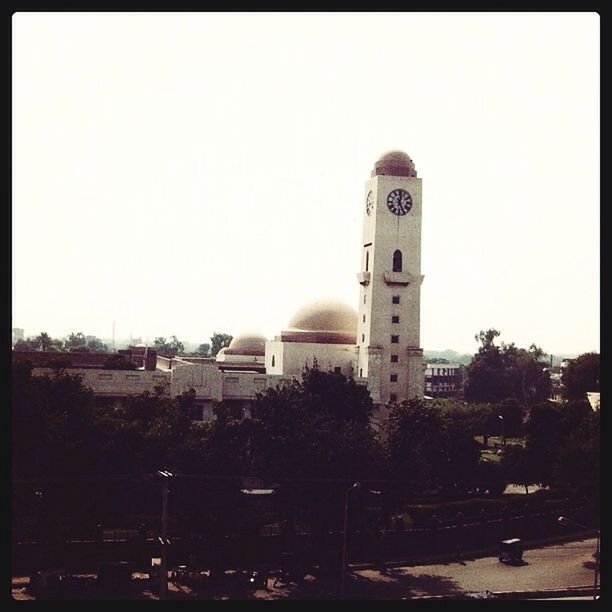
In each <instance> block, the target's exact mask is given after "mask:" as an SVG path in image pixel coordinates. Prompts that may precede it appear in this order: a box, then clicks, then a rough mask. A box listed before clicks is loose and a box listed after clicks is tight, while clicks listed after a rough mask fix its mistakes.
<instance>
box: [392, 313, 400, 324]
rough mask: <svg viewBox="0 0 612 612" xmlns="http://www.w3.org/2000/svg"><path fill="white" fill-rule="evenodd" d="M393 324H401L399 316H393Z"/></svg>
mask: <svg viewBox="0 0 612 612" xmlns="http://www.w3.org/2000/svg"><path fill="white" fill-rule="evenodd" d="M391 323H399V315H393V316H392V317H391Z"/></svg>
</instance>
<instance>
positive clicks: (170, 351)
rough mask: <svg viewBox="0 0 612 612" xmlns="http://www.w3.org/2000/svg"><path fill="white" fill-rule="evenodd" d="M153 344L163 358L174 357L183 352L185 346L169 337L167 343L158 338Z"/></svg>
mask: <svg viewBox="0 0 612 612" xmlns="http://www.w3.org/2000/svg"><path fill="white" fill-rule="evenodd" d="M153 344H154V346H155V348H156V349H157V353H158V354H159V355H162V356H164V357H175V356H176V355H179V354H182V353H183V352H184V351H185V346H184V345H183V343H182V342H181V341H180V340H179V339H178V338H177V337H176V336H171V337H170V341H169V342H168V341H167V340H166V338H164V337H163V336H158V337H157V338H155V340H154V341H153Z"/></svg>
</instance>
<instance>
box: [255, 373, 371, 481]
mask: <svg viewBox="0 0 612 612" xmlns="http://www.w3.org/2000/svg"><path fill="white" fill-rule="evenodd" d="M371 410H372V399H371V397H370V395H369V393H368V392H367V390H366V389H365V388H364V387H363V386H360V385H357V384H356V383H355V381H354V380H353V379H351V378H349V379H347V378H346V377H345V376H344V375H342V374H340V373H336V372H323V371H321V370H319V368H318V367H317V366H315V367H312V368H306V369H305V370H304V372H303V374H302V380H301V381H291V382H288V383H286V384H285V385H284V386H282V387H279V388H276V389H267V390H266V391H265V392H264V393H263V394H260V395H259V396H258V397H257V400H256V402H255V404H254V406H253V408H252V410H251V414H252V420H253V423H254V434H255V438H254V460H255V466H256V470H257V471H259V472H260V473H265V474H269V475H270V476H276V477H295V478H299V477H311V478H313V477H318V478H332V477H346V478H358V479H359V478H365V477H367V476H368V475H372V473H373V472H374V471H375V470H376V467H377V465H379V463H380V462H379V448H378V446H377V443H376V441H375V438H374V434H373V431H372V429H371V428H370V426H369V414H370V412H371Z"/></svg>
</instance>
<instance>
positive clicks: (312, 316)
mask: <svg viewBox="0 0 612 612" xmlns="http://www.w3.org/2000/svg"><path fill="white" fill-rule="evenodd" d="M356 335H357V312H356V311H355V310H354V309H353V308H351V307H350V306H348V305H347V304H345V303H344V302H340V301H338V300H333V299H320V300H316V301H314V302H310V303H308V304H306V305H305V306H302V308H300V309H299V310H298V311H297V312H296V313H295V314H294V315H293V316H292V317H291V319H290V320H289V329H288V330H287V331H285V332H283V333H282V339H283V340H285V341H290V342H320V343H329V344H355V340H356Z"/></svg>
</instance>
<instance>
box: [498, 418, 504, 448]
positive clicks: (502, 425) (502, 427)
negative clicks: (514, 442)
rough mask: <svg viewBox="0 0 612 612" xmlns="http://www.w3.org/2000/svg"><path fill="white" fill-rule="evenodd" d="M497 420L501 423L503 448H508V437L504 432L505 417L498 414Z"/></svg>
mask: <svg viewBox="0 0 612 612" xmlns="http://www.w3.org/2000/svg"><path fill="white" fill-rule="evenodd" d="M497 418H498V419H499V420H500V421H501V437H502V446H506V435H505V431H504V417H503V416H502V415H501V414H498V415H497Z"/></svg>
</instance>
